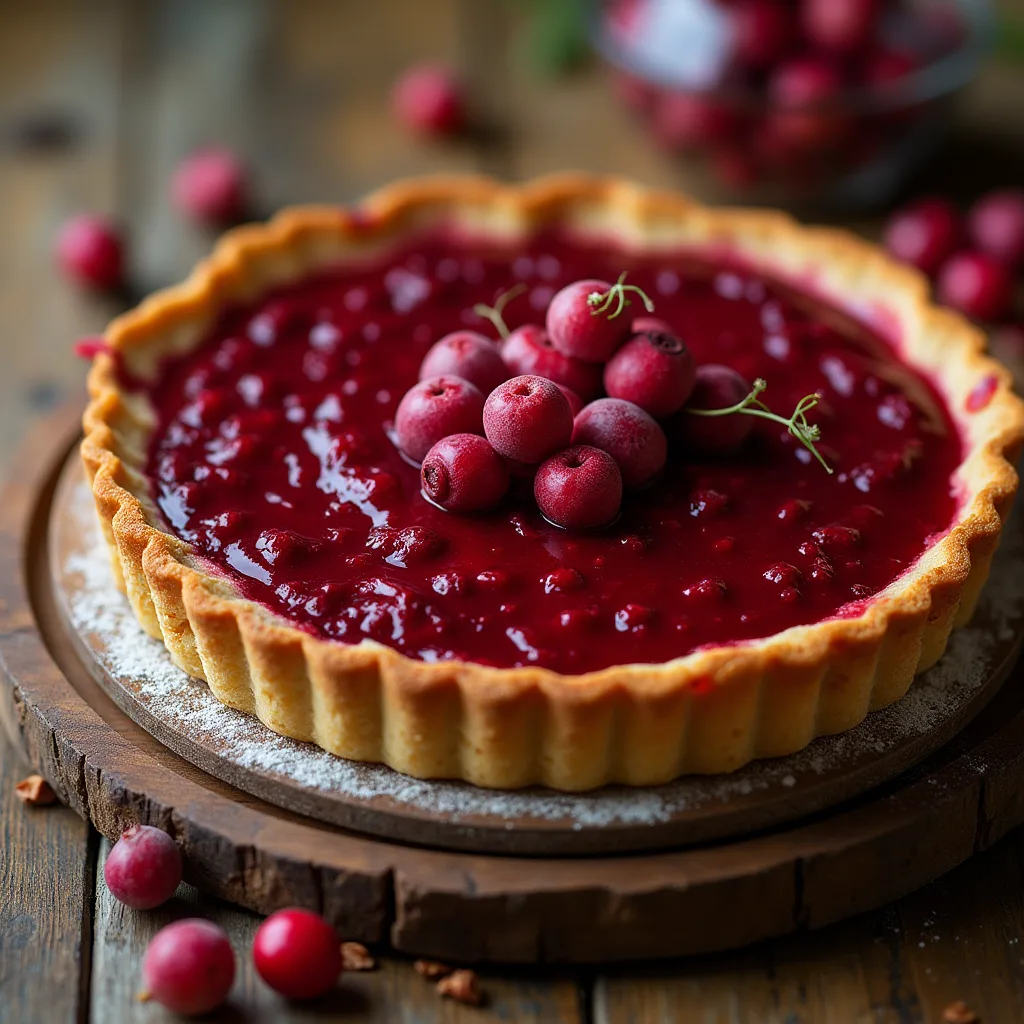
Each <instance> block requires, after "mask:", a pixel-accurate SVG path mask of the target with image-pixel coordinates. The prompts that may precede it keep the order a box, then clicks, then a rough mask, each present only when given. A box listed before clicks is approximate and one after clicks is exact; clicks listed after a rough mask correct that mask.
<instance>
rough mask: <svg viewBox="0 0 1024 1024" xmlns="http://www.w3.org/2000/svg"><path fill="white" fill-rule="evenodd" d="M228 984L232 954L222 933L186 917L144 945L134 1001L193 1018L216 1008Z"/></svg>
mask: <svg viewBox="0 0 1024 1024" xmlns="http://www.w3.org/2000/svg"><path fill="white" fill-rule="evenodd" d="M234 980H235V954H234V953H233V952H232V950H231V943H230V942H229V941H228V937H227V935H226V934H225V933H224V931H223V929H221V928H219V927H217V925H215V924H213V923H212V922H210V921H204V920H202V919H201V918H186V919H185V920H183V921H175V922H174V923H173V924H169V925H168V926H167V927H166V928H163V929H161V930H160V931H159V932H157V933H156V935H155V936H154V937H153V940H152V941H151V942H150V944H149V946H148V947H147V949H146V955H145V957H144V959H143V961H142V982H143V986H144V989H143V992H142V993H141V994H140V998H141V999H155V1000H156V1001H157V1002H158V1003H160V1004H161V1005H162V1006H165V1007H167V1009H168V1010H170V1011H172V1012H173V1013H179V1014H182V1015H183V1016H186V1017H193V1016H198V1015H199V1014H202V1013H209V1012H210V1010H214V1009H216V1008H217V1007H218V1006H220V1005H221V1003H223V1002H224V1000H225V999H226V998H227V995H228V993H229V992H230V991H231V986H232V984H233V983H234Z"/></svg>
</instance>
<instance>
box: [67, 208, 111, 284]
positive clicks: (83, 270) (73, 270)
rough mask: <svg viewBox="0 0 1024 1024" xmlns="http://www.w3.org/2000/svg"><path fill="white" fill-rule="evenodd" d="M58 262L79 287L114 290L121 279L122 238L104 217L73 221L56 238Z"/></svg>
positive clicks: (75, 218)
mask: <svg viewBox="0 0 1024 1024" xmlns="http://www.w3.org/2000/svg"><path fill="white" fill-rule="evenodd" d="M57 262H58V264H59V265H60V268H61V270H63V271H64V273H66V274H67V275H68V276H69V277H71V278H72V279H74V280H75V281H77V282H78V283H79V284H84V285H88V286H89V287H91V288H99V289H111V288H117V287H118V285H120V284H121V282H122V279H123V262H124V245H123V243H122V241H121V235H120V234H119V233H118V231H117V229H116V228H115V227H114V226H113V224H111V223H110V222H109V221H107V220H105V219H104V218H103V217H94V216H92V215H90V214H80V215H79V216H77V217H72V218H71V220H69V221H67V222H66V223H65V224H64V226H63V227H62V228H61V229H60V234H59V235H58V236H57Z"/></svg>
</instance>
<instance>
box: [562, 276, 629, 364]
mask: <svg viewBox="0 0 1024 1024" xmlns="http://www.w3.org/2000/svg"><path fill="white" fill-rule="evenodd" d="M612 287H613V286H612V285H611V284H609V283H608V282H607V281H597V280H585V281H573V283H572V284H567V285H566V286H565V287H564V288H563V289H562V290H561V291H560V292H558V293H557V294H556V295H555V297H554V298H553V299H552V300H551V303H550V304H549V306H548V311H547V317H546V319H545V327H546V328H547V333H548V337H549V338H550V339H551V344H552V345H554V346H555V348H556V349H558V351H559V352H561V353H562V354H563V355H566V356H572V357H574V358H576V359H582V360H583V361H584V362H587V363H604V362H607V361H608V359H609V358H610V357H611V355H612V353H613V352H614V351H615V350H616V349H617V348H618V347H619V346H620V345H621V344H622V343H623V342H624V341H625V340H626V339H627V338H628V337H629V320H628V318H627V317H625V316H617V317H615V318H614V319H612V318H610V317H609V316H608V315H607V313H603V312H602V313H599V312H598V311H597V310H596V309H595V308H594V306H593V305H592V304H591V302H590V297H591V296H592V295H596V296H598V298H599V299H600V298H603V297H604V296H606V295H607V294H608V293H609V292H610V291H611V290H612Z"/></svg>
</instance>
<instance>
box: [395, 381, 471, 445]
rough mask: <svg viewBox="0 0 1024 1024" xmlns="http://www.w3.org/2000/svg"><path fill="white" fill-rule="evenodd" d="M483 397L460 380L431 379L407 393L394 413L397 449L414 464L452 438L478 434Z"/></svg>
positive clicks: (467, 383) (467, 382) (421, 382)
mask: <svg viewBox="0 0 1024 1024" xmlns="http://www.w3.org/2000/svg"><path fill="white" fill-rule="evenodd" d="M483 410H484V396H483V393H482V392H481V391H480V389H479V388H478V387H475V386H474V385H472V384H470V383H469V381H468V380H463V379H462V378H461V377H431V378H430V380H424V381H420V383H419V384H415V385H413V387H411V388H409V390H408V391H407V392H406V393H405V396H404V397H403V398H402V401H401V402H399V404H398V410H397V412H396V413H395V435H396V437H397V438H398V446H399V448H401V449H402V451H403V452H405V454H406V455H407V456H408V457H409V458H410V459H412V460H413V462H422V461H423V456H424V455H426V454H427V452H429V451H430V449H431V448H432V447H433V446H434V445H435V444H437V442H438V441H440V440H441V438H442V437H447V436H448V435H449V434H479V433H480V432H481V430H482V429H483Z"/></svg>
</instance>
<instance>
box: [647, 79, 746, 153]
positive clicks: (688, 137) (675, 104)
mask: <svg viewBox="0 0 1024 1024" xmlns="http://www.w3.org/2000/svg"><path fill="white" fill-rule="evenodd" d="M737 124H738V118H737V115H736V112H735V111H734V110H732V109H730V108H729V107H728V106H726V105H725V104H724V103H722V102H715V101H713V100H709V99H708V98H707V97H706V96H698V95H695V94H693V93H686V92H666V93H663V94H662V95H661V96H660V97H659V99H658V102H657V104H656V106H655V108H654V117H653V120H652V122H651V125H652V128H653V130H654V136H655V138H656V139H657V140H658V142H660V143H661V144H662V145H663V146H664V147H665V148H666V149H669V150H677V149H678V150H686V149H698V148H701V147H704V146H708V145H710V144H712V143H716V142H722V141H724V140H726V139H728V138H729V137H730V136H731V135H732V134H733V133H734V131H735V129H736V126H737Z"/></svg>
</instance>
